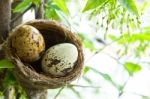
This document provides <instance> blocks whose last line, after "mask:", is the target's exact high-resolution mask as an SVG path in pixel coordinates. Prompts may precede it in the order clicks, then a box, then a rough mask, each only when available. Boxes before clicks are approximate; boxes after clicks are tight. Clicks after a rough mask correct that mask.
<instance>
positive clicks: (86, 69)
mask: <svg viewBox="0 0 150 99" xmlns="http://www.w3.org/2000/svg"><path fill="white" fill-rule="evenodd" d="M88 71H89V68H88V67H86V66H85V68H84V74H86V73H87V72H88Z"/></svg>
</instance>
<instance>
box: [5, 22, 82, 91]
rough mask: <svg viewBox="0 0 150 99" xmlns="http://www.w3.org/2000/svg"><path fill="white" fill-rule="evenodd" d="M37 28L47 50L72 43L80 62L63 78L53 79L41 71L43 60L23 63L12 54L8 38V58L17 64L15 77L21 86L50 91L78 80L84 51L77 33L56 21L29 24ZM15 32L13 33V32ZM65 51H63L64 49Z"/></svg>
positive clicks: (6, 47) (6, 48)
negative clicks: (54, 46) (57, 45)
mask: <svg viewBox="0 0 150 99" xmlns="http://www.w3.org/2000/svg"><path fill="white" fill-rule="evenodd" d="M24 24H27V25H31V26H33V27H35V28H37V29H38V30H39V31H40V32H41V33H42V35H43V37H44V39H45V43H46V49H48V48H49V47H51V46H53V45H55V44H59V43H64V42H66V43H72V44H74V45H75V46H76V47H77V49H78V60H77V62H76V64H75V66H74V69H73V70H72V71H71V72H70V73H68V74H67V75H65V76H63V77H53V76H50V75H46V74H45V73H43V72H42V70H41V60H38V61H36V62H34V63H31V64H27V63H23V62H22V61H21V60H20V59H19V58H18V57H17V56H15V55H14V53H12V52H11V42H10V40H9V38H8V40H7V42H6V44H5V45H6V46H5V51H6V54H7V57H8V58H9V59H11V60H12V62H13V63H14V64H15V68H14V75H15V77H16V79H17V80H18V81H19V82H20V84H21V85H22V86H23V87H25V88H27V89H38V90H42V89H49V88H59V87H62V86H65V85H66V84H69V83H70V82H71V81H73V80H75V79H77V78H78V77H79V76H80V74H81V72H82V69H83V50H82V45H81V41H80V40H79V38H78V37H77V35H76V34H75V33H72V32H71V31H70V30H69V29H68V28H66V27H64V26H63V25H62V24H60V23H58V22H56V21H50V20H33V21H29V22H27V23H24ZM12 32H13V31H12ZM62 50H63V49H62Z"/></svg>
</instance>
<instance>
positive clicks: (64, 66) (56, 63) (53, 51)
mask: <svg viewBox="0 0 150 99" xmlns="http://www.w3.org/2000/svg"><path fill="white" fill-rule="evenodd" d="M77 58H78V50H77V47H76V46H75V45H73V44H71V43H61V44H57V45H54V46H52V47H50V48H49V49H48V50H47V51H46V53H45V54H44V56H43V58H42V70H43V72H45V73H47V74H50V75H53V76H65V75H66V74H67V73H69V72H70V71H71V70H72V69H73V67H74V65H75V63H76V61H77Z"/></svg>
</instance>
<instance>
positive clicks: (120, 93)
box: [118, 77, 130, 99]
mask: <svg viewBox="0 0 150 99" xmlns="http://www.w3.org/2000/svg"><path fill="white" fill-rule="evenodd" d="M129 80H130V77H129V78H128V79H127V80H126V81H125V83H124V84H123V86H122V88H121V90H120V92H119V95H118V99H120V97H121V96H122V94H123V93H124V91H123V90H124V88H125V86H126V85H127V83H128V82H129Z"/></svg>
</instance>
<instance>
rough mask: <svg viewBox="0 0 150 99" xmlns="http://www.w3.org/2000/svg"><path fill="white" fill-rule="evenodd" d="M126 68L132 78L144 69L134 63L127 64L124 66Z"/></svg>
mask: <svg viewBox="0 0 150 99" xmlns="http://www.w3.org/2000/svg"><path fill="white" fill-rule="evenodd" d="M124 67H125V69H126V70H127V71H128V73H129V75H130V76H132V75H133V74H134V73H136V72H138V71H140V70H141V69H142V68H141V66H140V65H138V64H135V63H132V62H126V63H125V64H124Z"/></svg>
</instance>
